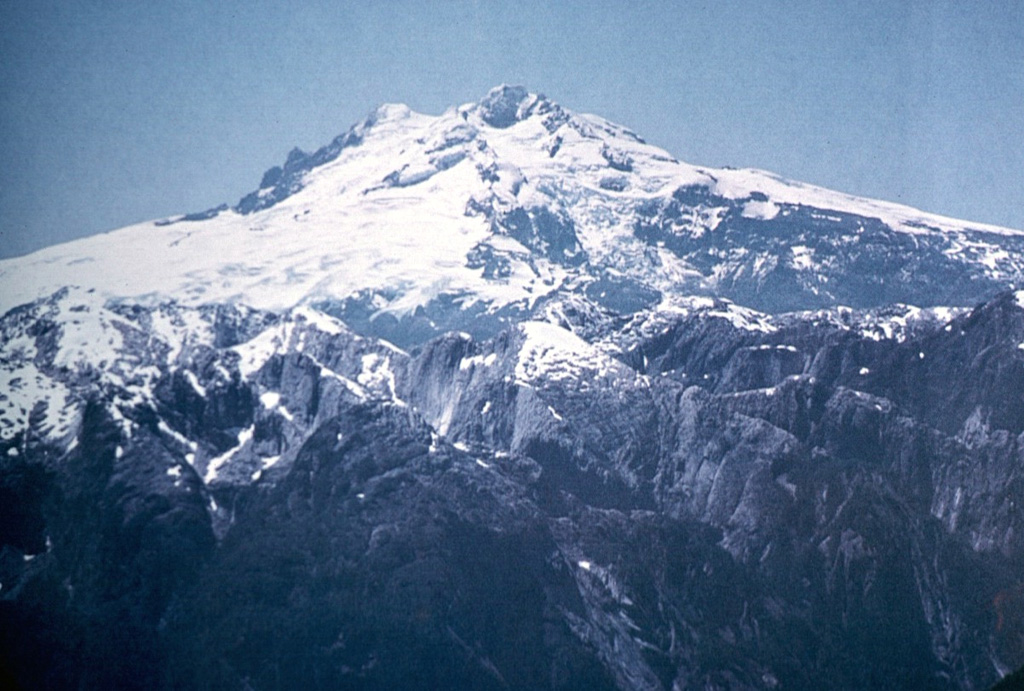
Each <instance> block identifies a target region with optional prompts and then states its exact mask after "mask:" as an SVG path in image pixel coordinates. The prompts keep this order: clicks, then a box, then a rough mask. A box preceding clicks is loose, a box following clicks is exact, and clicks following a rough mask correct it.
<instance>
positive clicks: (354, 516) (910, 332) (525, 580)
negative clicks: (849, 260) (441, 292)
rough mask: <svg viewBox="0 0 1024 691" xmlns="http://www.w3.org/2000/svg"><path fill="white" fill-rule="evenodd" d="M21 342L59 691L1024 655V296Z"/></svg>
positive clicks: (35, 564) (970, 673) (13, 480)
mask: <svg viewBox="0 0 1024 691" xmlns="http://www.w3.org/2000/svg"><path fill="white" fill-rule="evenodd" d="M0 328H2V329H3V333H4V351H3V352H4V361H3V363H4V376H5V377H6V383H7V389H6V391H7V392H8V393H7V394H6V395H5V399H4V401H3V405H4V406H5V411H6V412H5V413H4V420H5V421H6V422H5V423H4V424H5V429H4V433H3V439H2V444H0V459H2V460H0V463H2V473H0V481H2V487H0V492H2V495H3V498H4V501H3V502H0V505H2V509H0V511H3V517H2V518H3V520H0V526H2V529H3V535H2V537H3V541H2V542H3V545H4V546H3V549H2V552H0V583H2V590H0V614H2V624H3V625H2V627H0V629H2V631H3V637H4V641H3V646H2V647H3V649H4V650H5V661H4V664H5V666H6V668H7V670H8V671H7V672H6V673H7V674H9V675H12V676H13V677H14V678H15V679H16V680H17V681H18V682H19V683H21V684H22V685H23V686H25V687H40V686H44V687H50V688H72V687H74V688H115V687H117V688H121V687H123V688H130V687H139V688H143V687H145V688H161V687H168V688H171V687H173V688H191V687H197V688H284V687H286V686H287V687H293V686H294V685H296V684H305V685H308V686H310V687H312V688H338V687H342V688H395V687H403V688H407V687H416V686H417V685H418V686H421V687H423V688H439V687H451V688H524V689H525V688H584V687H585V688H624V689H634V688H644V689H648V688H649V689H659V688H664V689H668V688H691V687H704V686H711V687H716V688H757V689H761V688H825V687H836V688H840V687H841V688H877V687H895V688H921V687H928V688H950V689H954V688H955V689H971V688H984V687H986V686H987V685H989V684H991V683H994V682H995V681H996V680H997V679H998V678H999V674H1000V672H1001V671H1007V670H1009V669H1011V668H1013V667H1015V666H1019V665H1020V664H1021V663H1022V662H1024V648H1022V646H1021V632H1022V630H1024V628H1022V626H1024V621H1022V620H1021V617H1020V611H1021V610H1020V607H1019V605H1020V604H1021V602H1022V601H1024V589H1022V586H1021V581H1020V576H1019V574H1020V573H1022V572H1024V571H1022V569H1021V566H1022V564H1021V561H1022V560H1021V555H1022V543H1021V539H1022V535H1024V526H1022V525H1021V522H1022V519H1024V514H1022V511H1021V507H1020V506H1019V504H1018V498H1020V497H1021V496H1022V492H1024V487H1022V485H1021V482H1022V478H1021V471H1020V468H1021V463H1020V459H1019V453H1020V452H1019V449H1018V446H1019V441H1018V439H1019V438H1020V435H1021V434H1022V432H1024V417H1022V415H1021V404H1020V401H1019V394H1018V392H1019V391H1020V390H1021V388H1020V386H1019V379H1020V377H1021V376H1022V372H1024V369H1022V368H1024V352H1022V351H1021V349H1020V348H1019V347H1018V344H1019V343H1020V342H1021V341H1024V310H1022V308H1021V307H1020V305H1019V304H1018V301H1017V297H1016V295H1015V294H1014V293H1007V294H1003V295H1000V296H999V297H997V298H996V299H994V300H992V301H990V302H988V303H985V304H982V305H980V306H979V307H977V308H976V309H974V310H971V311H966V310H960V311H948V312H947V311H939V312H938V313H936V312H935V311H927V310H926V311H920V310H913V309H909V308H892V309H887V310H881V311H866V312H858V311H852V310H848V309H842V310H839V309H837V310H831V311H824V312H818V313H805V314H795V315H783V316H775V317H773V316H770V315H765V314H761V313H757V312H753V311H751V310H747V309H745V308H740V307H737V306H735V305H733V304H731V303H727V302H723V301H721V300H712V299H699V300H688V301H681V302H679V303H678V304H676V305H675V307H674V309H672V310H666V309H662V310H659V311H650V312H642V313H634V314H632V315H622V314H617V313H613V312H610V311H608V310H605V309H603V308H601V307H600V306H599V305H597V304H595V303H593V302H590V301H587V300H586V299H585V298H580V297H578V296H577V297H567V298H564V299H561V300H554V301H551V302H549V303H548V304H546V305H545V306H544V307H543V309H539V310H538V311H537V313H536V315H535V318H534V319H533V320H529V321H524V322H521V323H519V324H517V325H514V326H511V327H509V328H507V329H506V330H504V331H502V332H500V333H499V334H498V335H497V336H495V337H494V338H491V339H487V340H483V341H478V340H474V339H473V338H472V337H470V336H468V335H465V334H449V335H446V336H442V337H439V338H437V339H434V340H431V341H429V342H427V343H425V344H424V345H422V346H421V347H419V348H418V349H416V350H415V351H414V352H411V353H410V352H406V351H403V350H400V349H398V348H396V347H394V346H392V345H390V344H388V343H386V342H383V341H379V340H375V339H374V338H372V337H366V336H360V335H358V334H356V333H354V332H352V331H351V330H349V329H348V328H347V327H346V326H345V325H344V324H342V323H341V322H338V321H336V320H334V319H332V318H330V317H327V316H325V315H323V314H321V313H318V312H316V311H314V310H310V309H307V308H299V309H296V310H292V311H290V312H285V313H280V314H271V313H264V312H259V311H253V310H248V309H242V308H238V307H232V306H218V307H214V306H208V307H204V308H188V307H183V306H180V305H174V304H164V305H159V306H155V307H153V306H146V307H143V306H139V305H129V304H123V303H122V304H106V305H105V304H104V302H103V301H102V300H101V299H99V298H97V296H96V295H95V294H91V293H88V292H85V291H73V290H72V291H63V292H61V293H59V294H57V295H54V296H52V297H51V298H48V299H46V300H43V301H40V302H37V303H34V304H33V305H30V306H26V307H24V308H20V309H18V310H14V311H12V312H10V313H8V314H7V315H6V316H5V317H4V318H3V320H2V322H0ZM97 343H102V344H106V347H105V348H98V347H97V346H96V344H97ZM86 344H88V347H84V346H85V345H86ZM26 402H30V403H31V405H27V404H26ZM23 409H24V413H23V414H22V410H23ZM19 416H20V417H19Z"/></svg>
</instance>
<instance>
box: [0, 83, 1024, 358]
mask: <svg viewBox="0 0 1024 691" xmlns="http://www.w3.org/2000/svg"><path fill="white" fill-rule="evenodd" d="M1022 271H1024V235H1022V234H1021V232H1019V231H1011V230H1007V229H1001V228H994V227H990V226H982V225H977V224H971V223H967V222H961V221H954V220H952V219H946V218H941V217H937V216H934V215H929V214H926V213H922V212H919V211H916V210H913V209H909V208H906V207H901V206H898V205H894V204H888V203H884V202H877V201H872V200H866V199H857V198H854V197H850V196H847V195H843V194H839V193H835V192H829V191H827V190H823V189H820V188H815V187H812V186H808V185H802V184H799V183H791V182H786V181H783V180H780V179H778V178H777V177H774V176H772V175H770V174H767V173H762V172H759V171H753V170H715V169H707V168H699V167H695V166H691V165H687V164H685V163H681V162H679V161H676V160H675V159H673V158H672V157H671V156H670V155H669V154H667V153H666V152H664V151H661V150H660V149H657V148H656V147H652V146H649V145H647V144H645V143H643V141H642V140H641V139H640V138H639V137H637V136H636V135H635V134H633V133H632V132H630V131H628V130H626V129H624V128H622V127H620V126H617V125H614V124H612V123H609V122H607V121H605V120H603V119H601V118H599V117H596V116H585V115H577V114H574V113H572V112H570V111H568V110H566V109H564V108H562V107H561V106H559V105H557V104H555V103H553V102H551V101H549V100H547V99H545V98H543V97H541V96H537V95H534V94H529V93H527V92H526V91H525V90H523V89H521V88H516V87H499V88H498V89H495V90H494V91H492V92H491V93H490V94H488V96H487V97H486V98H485V99H483V101H481V102H480V103H478V104H470V105H467V106H462V107H459V108H453V109H451V110H449V111H447V112H446V113H444V114H442V115H440V116H437V117H431V116H426V115H420V114H417V113H413V112H411V111H410V110H409V109H408V108H406V107H404V106H395V105H388V106H382V107H381V108H379V109H378V110H376V111H375V112H374V113H373V114H371V115H370V116H369V117H368V118H367V119H366V120H364V121H363V122H361V123H359V124H357V125H356V126H354V127H353V128H351V129H350V130H349V131H348V132H347V133H345V134H344V135H341V136H339V137H338V138H337V139H336V140H335V141H334V142H332V143H331V144H330V145H328V146H326V147H324V148H323V149H320V150H319V151H317V152H315V153H313V154H305V153H304V152H301V151H298V150H295V151H293V152H292V153H291V155H289V157H288V160H287V161H286V162H285V164H284V166H282V167H274V168H272V169H270V170H268V171H267V173H266V174H265V175H264V178H263V181H262V182H261V185H260V189H259V190H258V191H256V192H254V193H252V194H250V195H247V196H246V197H244V198H243V199H242V200H241V201H240V202H239V203H238V204H237V205H236V206H234V207H232V208H227V207H221V208H219V209H213V210H210V211H209V212H206V213H202V214H191V215H187V216H183V217H179V218H173V219H168V220H166V221H157V222H156V223H145V224H141V225H138V226H133V227H130V228H126V229H123V230H119V231H114V232H111V233H108V234H105V235H100V236H96V237H92V238H86V239H83V240H79V241H76V242H72V243H68V244H65V245H59V246H57V247H53V248H49V249H46V250H43V251H41V252H38V253H35V254H33V255H30V256H28V257H22V258H18V259H13V260H8V261H4V262H0V288H2V290H0V311H5V310H6V309H9V308H10V307H13V306H15V305H17V304H20V303H22V302H26V301H31V300H34V299H37V298H39V297H43V296H45V295H48V294H50V293H52V292H53V291H54V290H57V289H59V288H60V287H62V286H63V285H68V284H72V285H79V286H82V287H85V288H96V289H97V290H99V291H100V293H101V294H102V295H104V296H106V297H123V298H132V299H136V300H140V299H141V300H145V301H148V302H149V303H151V304H152V303H153V302H154V301H162V300H166V299H174V300H177V301H179V302H183V303H185V304H190V305H197V304H203V303H207V302H225V301H231V302H239V303H242V304H247V305H250V306H252V307H257V308H263V309H283V308H288V307H291V306H294V305H297V304H314V305H320V306H321V307H322V308H324V309H326V310H328V311H330V312H332V313H334V314H335V315H336V316H339V317H341V318H343V319H344V320H346V321H347V322H349V323H351V324H353V325H357V324H358V327H357V328H360V330H362V331H364V332H372V333H377V334H379V335H383V336H386V337H390V338H391V339H392V340H396V341H401V344H402V345H411V344H413V343H414V342H422V341H423V340H426V339H427V338H429V337H431V336H433V335H437V334H438V333H443V332H444V331H446V330H449V329H462V330H467V331H471V332H473V333H474V334H476V335H478V336H490V335H493V334H495V333H497V331H498V330H500V328H502V326H503V325H504V324H507V323H509V322H510V321H514V320H516V319H521V318H523V317H524V316H527V315H529V314H530V313H531V311H532V310H533V309H534V307H535V306H536V305H537V303H538V301H539V300H542V299H543V298H544V297H545V296H550V295H552V294H553V293H556V292H559V291H570V292H573V293H577V294H585V295H587V296H588V297H590V298H591V299H593V300H595V301H597V302H599V303H602V304H603V305H604V306H606V307H609V308H611V309H613V310H616V311H619V312H623V313H629V312H633V311H636V310H638V309H643V308H647V307H653V306H654V305H656V304H657V303H658V302H659V301H660V300H661V299H662V298H663V297H664V296H666V295H672V294H704V295H719V296H723V297H728V298H730V299H733V300H734V301H737V302H739V303H741V304H745V305H747V306H750V307H754V308H757V309H761V310H765V311H770V312H777V311H788V310H794V309H807V308H819V307H827V306H832V305H836V304H847V305H850V306H854V307H874V306H879V305H882V304H886V303H889V302H906V303H911V304H918V305H922V306H926V305H961V306H969V305H971V304H974V303H975V302H976V301H978V300H980V299H983V298H986V297H990V296H991V295H993V294H995V292H997V291H998V290H999V289H1000V288H1007V287H1010V286H1011V285H1012V284H1014V283H1015V282H1019V281H1020V280H1021V277H1022Z"/></svg>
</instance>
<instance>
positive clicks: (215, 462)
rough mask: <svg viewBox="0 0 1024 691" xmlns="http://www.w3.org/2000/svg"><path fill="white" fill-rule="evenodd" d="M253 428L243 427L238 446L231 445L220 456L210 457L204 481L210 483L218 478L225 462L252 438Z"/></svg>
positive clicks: (239, 434)
mask: <svg viewBox="0 0 1024 691" xmlns="http://www.w3.org/2000/svg"><path fill="white" fill-rule="evenodd" d="M253 430H254V428H253V427H252V426H251V425H250V426H249V427H246V428H245V429H243V430H242V431H241V432H239V433H238V444H237V445H236V446H233V447H231V448H230V449H228V450H227V451H225V452H224V453H222V454H221V455H220V456H217V457H216V458H212V459H210V462H209V463H208V464H207V466H206V475H204V476H203V482H205V483H206V484H209V483H211V482H213V481H214V480H216V479H217V474H218V473H219V471H220V469H221V468H222V467H223V466H224V464H225V463H227V462H228V461H230V460H231V459H232V458H233V457H234V455H235V454H236V453H238V452H239V451H240V450H241V449H242V447H244V446H245V445H246V443H248V442H249V440H250V439H252V435H253Z"/></svg>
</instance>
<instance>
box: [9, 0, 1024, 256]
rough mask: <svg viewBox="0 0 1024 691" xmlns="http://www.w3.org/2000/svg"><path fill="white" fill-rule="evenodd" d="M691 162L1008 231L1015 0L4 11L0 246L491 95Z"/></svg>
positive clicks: (1015, 100) (255, 173) (86, 230)
mask: <svg viewBox="0 0 1024 691" xmlns="http://www.w3.org/2000/svg"><path fill="white" fill-rule="evenodd" d="M503 82H505V83H516V84H523V85H525V86H526V87H528V88H529V89H531V90H533V91H540V92H542V93H545V94H546V95H547V96H549V97H551V98H553V99H554V100H556V101H558V102H560V103H562V104H563V105H565V106H567V107H569V108H571V109H574V110H577V111H585V112H594V113H599V114H601V115H603V116H605V117H608V118H609V119H611V120H614V121H617V122H620V123H622V124H624V125H627V126H629V127H631V128H632V129H634V130H635V131H637V132H638V133H639V134H641V136H643V137H645V138H646V139H647V140H648V141H650V142H652V143H654V144H657V145H659V146H662V147H664V148H665V149H667V150H669V151H670V152H671V153H672V154H674V155H676V156H677V157H679V158H681V159H683V160H685V161H688V162H690V163H695V164H700V165H708V166H725V165H732V166H738V167H746V166H751V167H757V168H764V169H767V170H771V171H774V172H777V173H779V174H781V175H783V176H785V177H789V178H793V179H797V180H803V181H806V182H812V183H816V184H820V185H823V186H826V187H832V188H835V189H839V190H842V191H846V192H850V193H854V194H861V195H865V196H872V197H879V198H883V199H889V200H893V201H898V202H902V203H906V204H910V205H912V206H918V207H921V208H923V209H926V210H928V211H933V212H937V213H943V214H947V215H951V216H958V217H963V218H968V219H971V220H977V221H985V222H990V223H996V224H1000V225H1008V226H1011V227H1017V228H1024V2H1017V1H1016V0H986V1H985V2H944V1H942V0H933V1H928V2H899V1H898V0H889V1H887V2H876V1H875V0H865V1H861V2H856V3H855V2H831V1H828V0H817V1H813V2H810V1H808V2H799V1H791V2H773V1H771V0H760V1H758V2H712V1H708V2H698V1H694V2H671V3H670V2H631V3H624V2H610V1H609V2H558V3H553V2H531V1H525V0H524V1H521V2H486V1H484V0H477V1H475V2H473V1H467V2H422V1H421V2H401V1H398V0H391V1H389V2H359V3H344V2H317V1H315V0H311V1H309V2H304V3H292V2H269V1H260V0H249V1H247V2H235V1H233V0H220V1H219V2H216V3H209V2H205V1H200V0H176V1H165V2H153V3H123V2H115V1H113V0H107V1H104V0H63V1H62V2H50V1H47V0H39V1H36V0H29V1H26V0H0V161H3V166H2V168H0V256H12V255H17V254H22V253H25V252H28V251H31V250H33V249H36V248H39V247H41V246H45V245H48V244H53V243H55V242H60V241H63V240H66V239H70V238H74V237H80V236H82V235H88V234H91V233H95V232H100V231H103V230H109V229H112V228H115V227H119V226H122V225H126V224H129V223H132V222H137V221H141V220H146V219H150V218H157V217H161V216H167V215H173V214H176V213H184V212H189V211H197V210H202V209H205V208H208V207H211V206H215V205H217V204H219V203H221V202H230V203H234V202H236V201H237V200H238V198H239V197H241V196H242V195H243V194H244V193H246V192H248V191H250V190H252V189H253V188H255V187H256V186H257V184H258V182H259V180H260V177H261V175H262V172H263V171H264V170H265V169H266V168H269V167H270V166H272V165H275V164H277V163H280V162H281V161H282V160H283V159H284V157H285V155H286V154H287V152H288V150H289V149H290V148H291V147H292V146H300V147H302V148H304V149H307V150H312V149H315V148H317V147H319V146H320V145H322V144H324V143H326V142H328V141H329V140H330V139H332V138H333V137H334V136H335V135H337V134H339V133H340V132H342V131H344V130H345V129H347V127H348V126H349V125H351V124H352V123H353V122H355V121H356V120H358V119H360V118H361V117H362V116H364V115H365V114H366V113H367V112H369V111H370V110H371V109H372V108H373V107H374V106H376V105H377V104H379V103H382V102H396V101H397V102H404V103H408V104H409V105H410V106H411V107H413V108H414V109H415V110H419V111H422V112H427V113H440V112H442V111H443V110H444V109H445V108H446V107H447V106H449V105H453V104H459V103H465V102H469V101H474V100H478V99H479V98H480V97H481V96H482V95H483V94H484V93H486V92H487V90H488V89H489V88H490V87H492V86H494V85H496V84H499V83H503Z"/></svg>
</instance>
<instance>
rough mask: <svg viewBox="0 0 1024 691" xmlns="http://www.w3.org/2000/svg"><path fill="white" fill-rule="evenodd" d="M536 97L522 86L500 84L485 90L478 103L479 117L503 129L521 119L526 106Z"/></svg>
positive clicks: (524, 114)
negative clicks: (485, 93) (485, 92)
mask: <svg viewBox="0 0 1024 691" xmlns="http://www.w3.org/2000/svg"><path fill="white" fill-rule="evenodd" d="M536 99H537V97H536V96H534V95H533V94H530V93H529V92H528V91H527V90H526V89H525V88H523V87H522V86H510V85H508V84H501V85H500V86H496V87H494V88H493V89H491V90H490V91H488V92H487V95H486V96H484V97H483V99H482V100H481V101H480V103H479V105H478V113H479V114H480V119H482V120H483V121H484V122H486V123H487V124H488V125H490V126H491V127H497V128H499V129H504V128H506V127H511V126H512V125H514V124H516V123H517V122H519V121H520V120H522V119H523V118H524V117H525V116H526V115H527V114H528V113H527V112H526V109H525V108H524V106H528V105H530V104H531V102H532V101H536Z"/></svg>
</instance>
